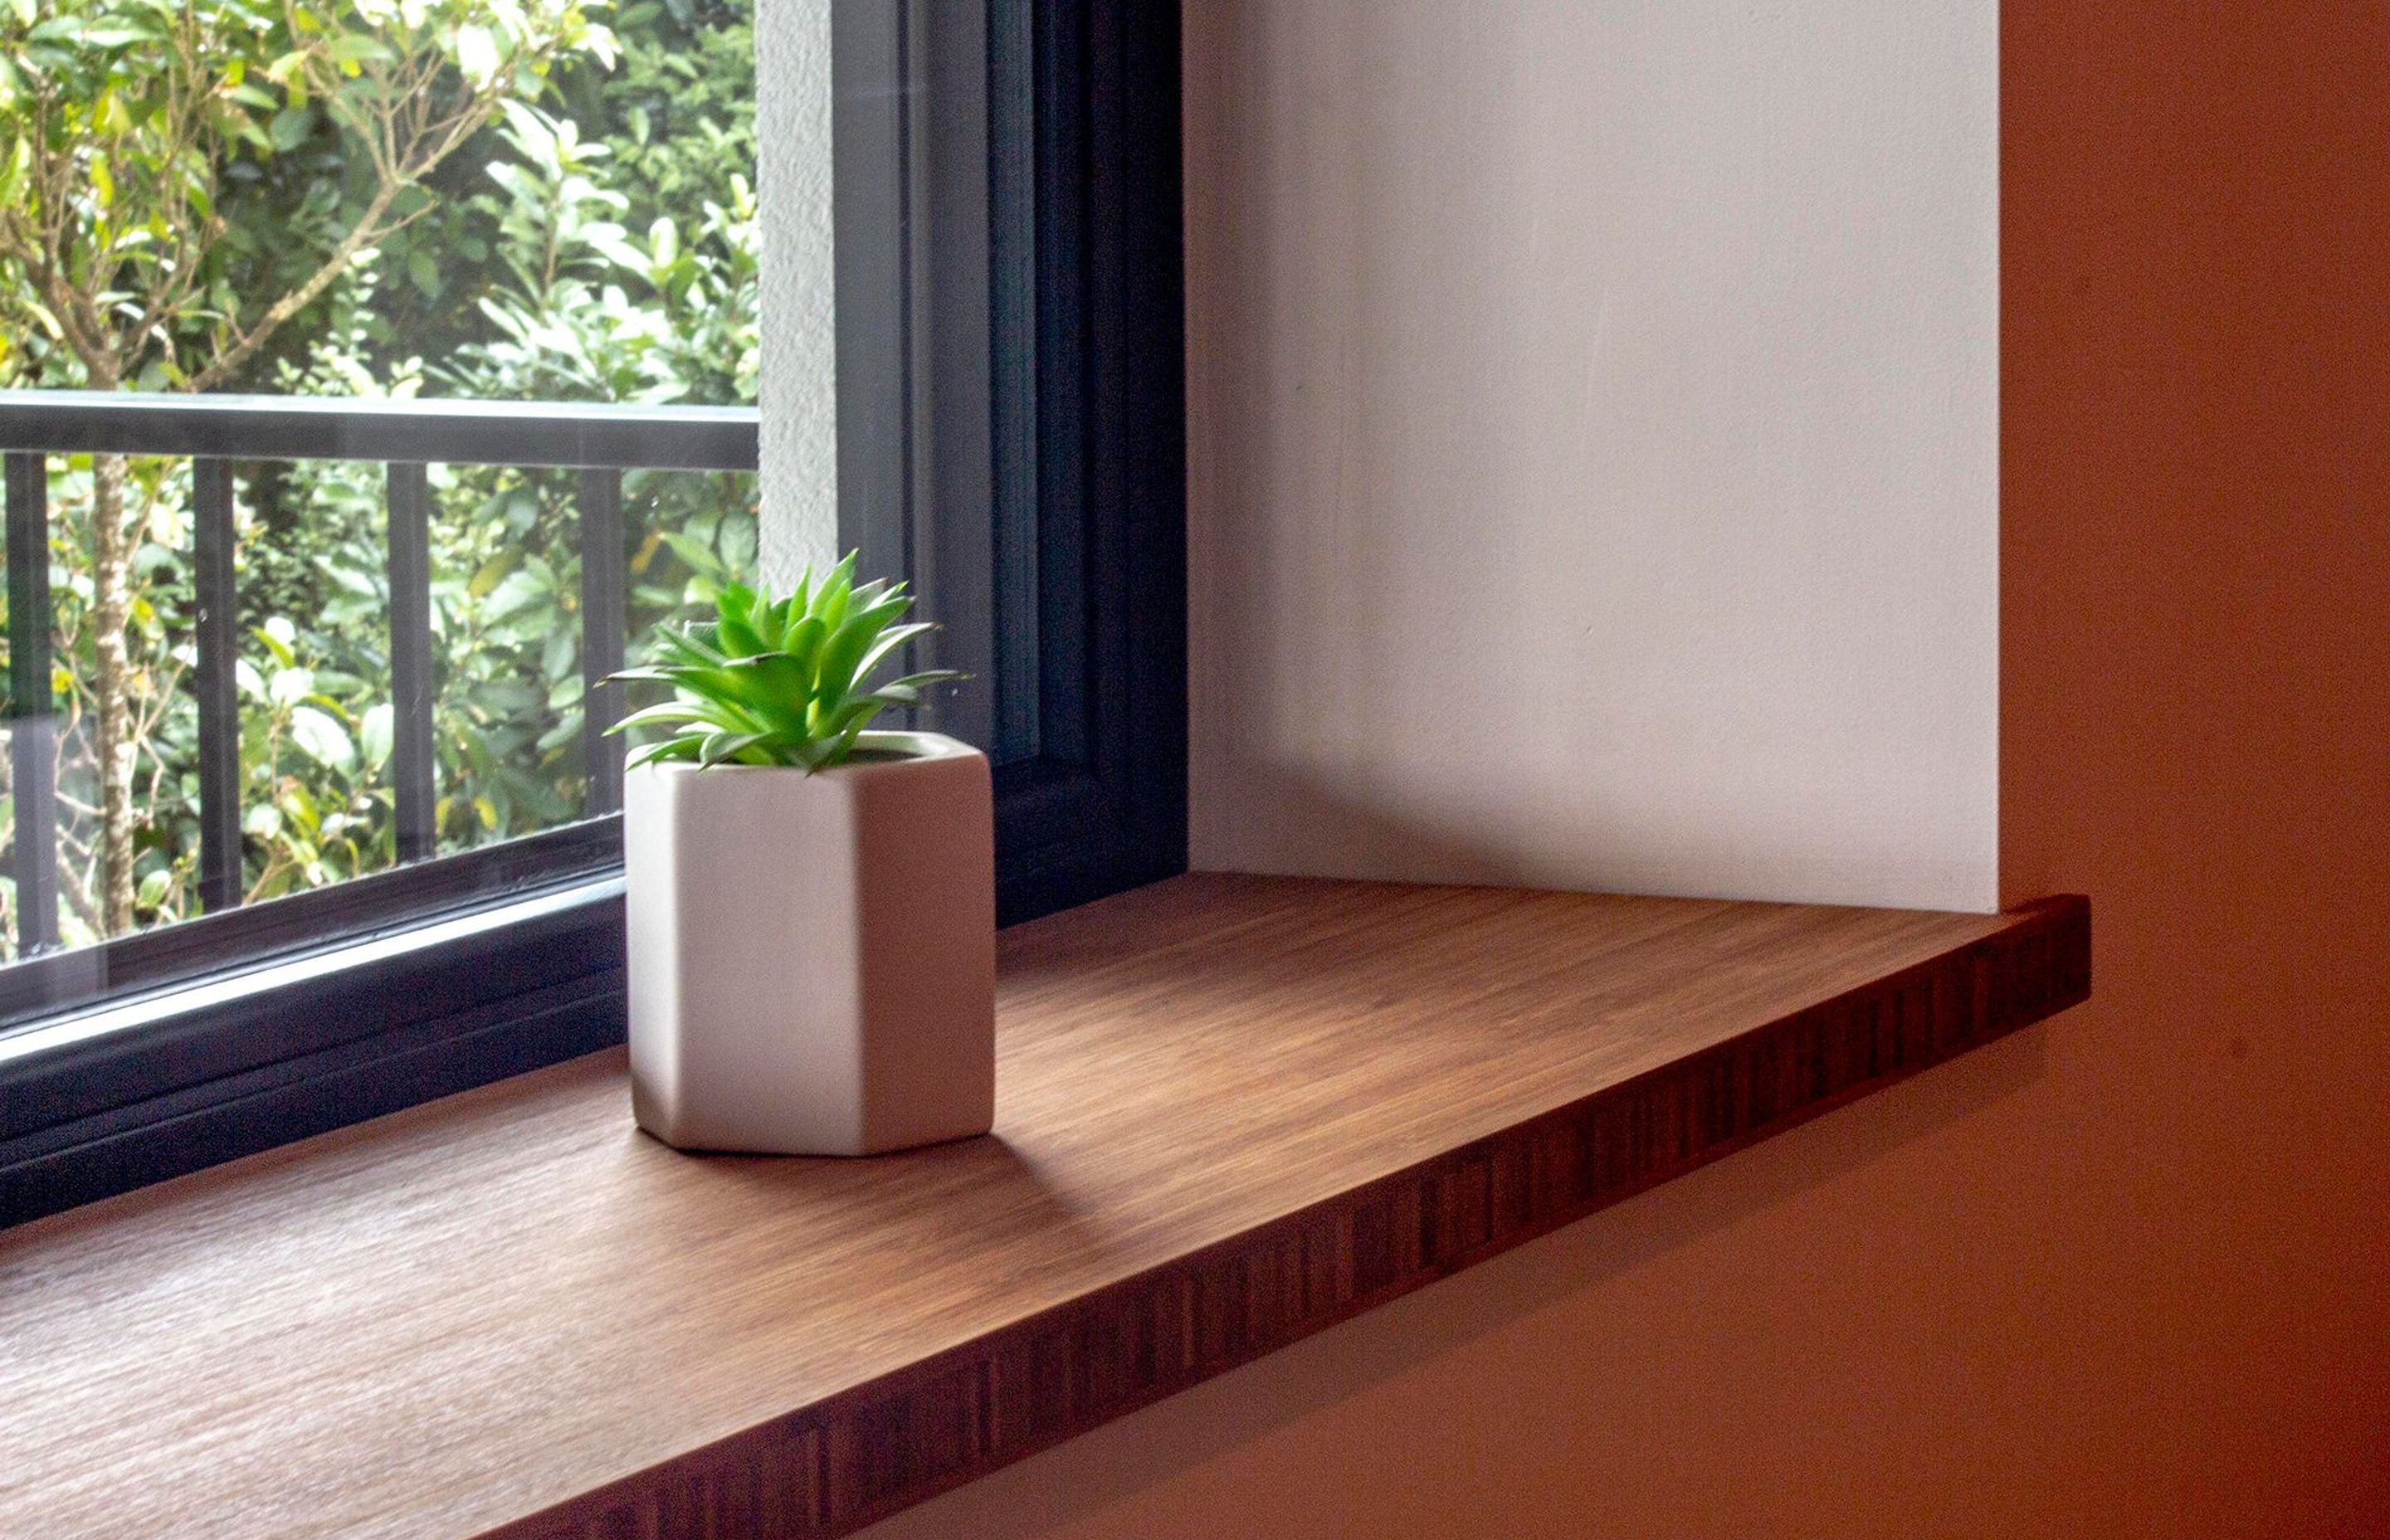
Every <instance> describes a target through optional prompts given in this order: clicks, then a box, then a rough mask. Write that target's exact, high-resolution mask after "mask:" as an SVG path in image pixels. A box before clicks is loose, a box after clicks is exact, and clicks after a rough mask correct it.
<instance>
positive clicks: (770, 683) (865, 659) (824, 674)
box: [607, 551, 959, 772]
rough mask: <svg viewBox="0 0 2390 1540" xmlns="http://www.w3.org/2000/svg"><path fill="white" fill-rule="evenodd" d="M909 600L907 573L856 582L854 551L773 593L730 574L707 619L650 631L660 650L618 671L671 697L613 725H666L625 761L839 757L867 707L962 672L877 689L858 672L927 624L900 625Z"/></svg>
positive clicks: (821, 761) (816, 766)
mask: <svg viewBox="0 0 2390 1540" xmlns="http://www.w3.org/2000/svg"><path fill="white" fill-rule="evenodd" d="M912 607H913V599H912V596H910V595H908V594H906V592H905V585H904V584H902V583H890V582H887V581H885V580H875V581H873V582H870V583H866V584H861V585H859V586H858V585H857V584H855V582H854V553H853V552H852V551H850V552H848V553H847V555H846V558H845V559H843V560H842V561H841V562H839V564H838V565H837V566H835V567H833V568H831V569H830V570H829V572H827V573H825V574H824V575H823V576H822V578H821V581H820V582H819V583H818V584H816V582H815V581H814V575H813V573H812V572H811V571H806V572H804V573H803V574H801V575H800V576H799V577H798V579H797V586H796V590H795V592H793V593H791V594H790V595H788V596H787V597H782V598H778V599H773V598H767V597H764V596H762V595H759V594H757V593H756V592H755V591H754V590H753V589H752V588H749V587H747V586H746V585H745V584H736V583H734V584H726V585H725V586H724V587H723V588H722V589H721V591H720V593H719V594H718V595H716V597H715V599H714V618H713V620H711V621H693V622H685V623H683V624H680V625H677V626H669V625H668V626H662V627H659V628H658V629H657V632H656V638H655V646H654V655H655V656H656V657H657V658H658V659H660V660H662V661H659V662H656V663H653V664H650V665H649V666H647V667H644V668H634V669H625V670H624V671H623V672H622V673H621V674H615V675H614V677H615V678H617V679H622V680H657V681H661V682H662V683H664V684H668V685H670V686H671V687H673V699H670V700H667V701H663V702H662V703H660V704H657V705H653V706H649V707H647V708H645V709H644V710H641V711H636V712H632V713H631V714H630V715H628V716H626V717H624V718H623V720H622V721H620V722H618V723H616V724H615V725H613V726H612V727H610V728H609V729H607V730H608V731H609V732H616V733H619V732H624V731H627V730H629V729H631V728H634V727H667V728H670V729H671V731H670V732H669V733H667V734H666V736H664V737H663V738H659V739H657V740H656V741H655V742H652V743H648V744H643V745H641V746H640V747H639V748H637V749H635V750H633V751H631V755H630V761H629V763H630V764H631V765H632V766H633V767H634V768H636V766H638V765H642V764H658V763H674V762H679V763H687V764H695V765H697V766H698V767H699V768H700V769H707V768H711V767H712V766H713V765H716V764H777V765H789V766H794V767H797V768H801V769H803V770H805V771H807V772H812V771H816V770H827V769H829V767H831V766H832V765H835V764H844V763H845V762H846V759H847V757H848V756H849V755H850V754H852V753H853V752H854V745H855V739H856V738H857V737H859V736H860V735H861V734H862V732H863V730H864V729H865V728H866V727H867V726H869V725H871V721H872V719H873V718H874V717H876V716H878V715H879V714H880V712H883V711H886V710H888V709H889V708H890V707H892V706H896V707H903V706H912V705H917V704H919V701H920V699H921V690H922V687H924V686H927V685H932V684H936V683H937V682H938V681H940V680H944V679H953V678H957V677H959V676H958V675H957V674H956V673H955V672H954V671H953V670H951V669H932V670H930V671H928V672H925V673H921V674H906V675H905V676H904V677H903V678H901V679H893V680H891V681H889V682H888V683H887V684H885V685H881V686H880V687H878V688H876V689H867V688H865V681H866V680H867V679H868V678H869V677H870V675H871V674H872V672H873V671H874V670H875V669H877V668H878V667H879V666H880V664H881V663H882V662H883V661H886V660H887V659H888V658H889V657H891V656H892V655H893V654H894V653H895V651H896V649H897V648H901V647H903V646H904V645H905V644H906V642H908V641H911V640H912V639H913V638H914V637H916V636H919V635H923V634H924V633H926V632H930V631H933V630H935V629H936V627H935V626H933V625H931V624H929V623H928V622H914V623H912V624H909V625H900V624H898V623H897V622H899V621H901V620H902V619H903V618H904V616H905V612H906V610H910V609H911V608H912Z"/></svg>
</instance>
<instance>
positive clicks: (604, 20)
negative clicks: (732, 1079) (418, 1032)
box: [0, 0, 760, 1023]
mask: <svg viewBox="0 0 2390 1540" xmlns="http://www.w3.org/2000/svg"><path fill="white" fill-rule="evenodd" d="M752 4H753V0H635V3H632V4H627V5H619V6H608V5H604V4H600V3H597V0H505V3H499V0H289V3H285V0H275V3H273V4H271V5H262V4H257V3H254V0H186V3H178V4H176V5H173V6H160V5H154V4H150V3H148V0H33V3H32V4H31V5H29V6H11V7H0V388H5V389H6V390H8V391H12V392H35V393H30V394H28V393H18V394H12V395H10V396H9V397H8V398H7V399H6V404H5V405H0V416H5V417H6V419H7V421H8V424H9V427H8V433H9V437H8V440H7V443H8V445H9V448H10V450H11V453H10V454H9V456H8V461H7V471H8V494H9V508H10V523H11V540H10V544H9V547H8V553H7V554H8V561H7V584H6V614H5V624H0V635H5V638H6V640H5V647H6V658H7V674H8V677H9V680H10V691H9V701H8V718H7V729H8V738H9V744H8V752H7V753H6V755H5V756H0V776H5V777H6V780H5V785H0V911H5V921H6V923H5V924H0V960H5V961H6V963H7V964H9V965H11V966H9V967H0V1023H5V1022H6V1020H9V1019H10V1018H12V1017H21V1016H22V1015H24V1014H27V1013H28V1012H30V1011H32V1010H35V1009H48V1008H52V1007H56V1006H57V1005H58V1004H60V1003H62V1002H71V1000H72V999H74V998H75V997H77V996H79V995H89V994H92V993H95V992H99V991H104V990H107V989H109V988H113V987H117V986H121V985H124V984H128V983H134V982H142V981H144V980H146V979H149V978H152V977H162V976H165V975H166V974H169V973H172V972H173V971H174V970H175V969H187V968H188V967H190V966H195V965H196V964H198V963H199V962H203V961H207V960H210V959H211V958H213V959H218V960H221V959H222V958H223V957H225V956H229V955H230V953H229V952H227V951H226V948H232V949H233V950H238V946H239V945H241V944H247V945H250V946H251V950H255V949H256V948H257V947H260V946H267V945H276V946H287V945H289V944H291V943H294V942H303V941H305V940H306V939H307V938H308V937H309V936H311V935H317V934H321V933H325V932H327V931H328V930H335V929H338V928H339V924H340V923H341V917H342V916H344V915H345V916H346V917H347V918H349V919H351V920H355V919H374V918H386V916H387V914H388V913H395V912H398V911H399V910H402V909H405V910H420V909H421V908H423V907H425V906H427V905H435V904H436V903H437V902H440V901H443V900H457V899H462V898H465V897H469V896H470V895H472V894H474V893H476V892H486V891H487V890H488V889H489V887H490V886H491V885H493V884H496V885H519V884H520V883H522V882H524V881H526V880H533V879H540V878H541V877H542V876H543V874H547V875H553V874H554V873H555V872H557V871H563V870H569V869H572V868H573V867H575V866H580V867H583V868H586V867H587V866H591V865H592V864H594V863H602V862H603V861H604V860H605V859H608V858H609V851H608V848H607V847H606V846H605V844H604V841H586V840H584V841H573V840H571V839H563V838H559V839H555V840H551V841H548V842H547V843H546V844H541V845H535V846H533V847H531V848H532V849H533V850H534V851H536V852H544V853H546V855H544V856H543V857H542V858H541V859H538V860H533V859H529V858H527V857H526V858H522V859H514V858H509V859H508V860H503V861H491V862H485V863H482V864H481V865H479V866H476V865H474V864H472V863H471V862H470V861H466V862H462V863H457V862H453V861H452V862H451V864H450V868H443V869H453V873H454V875H453V876H452V877H446V878H442V879H439V880H430V879H410V881H409V882H408V883H407V884H405V885H404V887H403V889H402V888H401V887H399V886H397V885H393V884H392V883H390V882H387V881H385V882H383V883H381V884H380V885H379V887H377V886H376V885H375V884H374V883H373V882H371V881H370V880H369V879H374V878H376V877H377V876H381V877H385V878H386V877H388V876H390V875H391V874H392V873H393V872H394V871H395V870H396V869H397V868H400V867H402V866H406V865H408V864H410V863H412V864H417V865H420V864H422V863H426V862H431V861H434V860H435V859H437V858H443V857H447V858H454V857H458V856H470V855H473V854H475V853H484V852H487V851H489V850H492V849H494V848H495V847H498V846H501V845H503V844H505V843H506V842H508V841H520V840H521V839H523V838H524V837H526V836H533V835H544V834H548V833H550V832H552V831H558V830H564V829H568V828H570V827H571V826H573V825H575V824H577V823H579V822H580V821H581V820H584V819H585V818H587V817H589V816H590V815H596V814H602V813H605V812H607V811H610V808H611V807H612V806H613V805H615V799H616V797H617V795H618V793H616V792H614V791H613V790H612V789H611V788H610V782H609V774H610V772H609V766H608V764H606V763H605V756H606V755H607V754H608V753H609V752H611V751H612V750H611V749H610V747H609V746H608V745H606V744H601V743H598V742H596V741H595V740H594V739H593V736H592V733H591V731H590V727H591V724H590V723H589V721H588V720H587V716H588V714H589V713H588V712H587V711H586V710H585V707H586V705H587V702H586V700H585V696H586V693H587V687H588V683H589V680H590V678H591V676H592V675H593V674H598V673H602V672H604V671H605V670H606V669H609V668H611V667H614V666H619V664H620V663H621V662H623V661H636V660H637V657H638V648H639V643H638V641H637V639H636V638H637V637H639V636H641V635H644V634H645V633H646V632H647V630H648V629H649V627H650V626H651V625H652V624H653V623H654V622H657V621H659V620H662V619H665V618H668V617H671V616H673V615H675V614H678V613H683V612H687V611H688V610H690V608H691V607H692V606H694V605H697V604H700V603H701V602H702V601H703V600H704V599H705V597H707V595H708V593H709V592H710V591H711V587H712V585H713V584H716V583H718V582H720V581H723V580H724V579H725V578H726V577H728V576H731V575H734V574H736V575H746V574H749V573H751V572H752V568H753V564H754V560H755V552H756V545H757V529H756V520H757V498H756V487H755V477H754V475H753V474H752V469H749V468H748V467H752V463H753V459H754V448H753V443H754V433H755V430H754V421H753V413H752V406H753V403H754V401H755V399H756V391H757V379H758V371H759V366H760V365H759V352H760V344H759V331H760V328H759V324H758V305H759V287H760V285H759V272H758V252H757V238H756V236H757V210H756V200H755V194H754V184H755V173H756V167H755V130H754V120H755V92H754V82H755V67H754V43H753V35H752ZM99 395H105V396H107V397H109V398H110V399H123V400H127V401H131V402H134V403H135V404H138V405H140V406H141V407H143V408H144V409H145V411H144V414H143V415H138V416H127V417H121V418H117V419H111V420H110V421H108V422H100V423H96V424H95V422H94V421H93V420H90V419H89V417H88V414H85V415H84V416H80V417H79V416H77V415H75V409H77V408H79V407H81V406H84V405H87V404H89V403H90V401H91V400H92V399H93V398H94V397H95V396H99ZM248 396H273V397H306V398H317V399H331V398H337V399H338V400H340V401H341V402H345V403H353V404H355V406H356V407H358V408H359V409H361V411H363V412H364V413H366V416H363V417H357V418H356V419H355V420H352V419H351V418H350V417H306V416H304V415H303V414H302V415H299V416H295V417H287V418H284V419H279V420H275V421H269V420H268V419H266V418H264V417H259V416H257V415H256V414H255V413H254V412H253V411H252V412H251V415H250V416H247V417H240V416H237V415H230V414H231V412H232V408H233V407H234V405H235V404H236V401H235V398H238V397H248ZM460 398H469V399H471V400H474V401H482V402H505V403H508V404H510V405H509V406H508V408H507V409H506V412H505V413H504V414H495V415H490V416H487V417H484V418H483V419H482V420H481V421H478V422H477V421H475V420H474V419H473V418H472V417H470V416H469V415H460V414H458V413H456V412H453V411H449V412H443V411H441V410H439V409H437V408H438V405H439V404H441V403H443V402H447V401H454V400H456V399H460ZM169 405H171V406H174V407H175V408H176V411H177V413H178V414H179V415H176V416H173V417H161V416H158V415H157V413H156V412H155V411H154V410H150V409H152V408H158V407H163V406H169ZM493 424H495V428H493V426H492V425H493ZM95 435H96V436H95ZM742 446H743V447H742ZM110 448H114V449H121V450H124V451H127V452H123V453H108V452H95V451H96V450H99V451H105V450H108V449H110ZM150 450H156V451H160V452H159V453H146V452H133V451H150ZM166 451H172V452H171V453H170V452H166ZM226 595H228V596H229V600H228V602H224V599H223V596H226ZM410 691H411V692H412V693H411V694H410ZM608 704H609V703H608V702H607V701H605V700H603V699H600V700H599V702H598V711H600V712H602V711H604V710H605V709H606V708H607V706H608ZM361 879H368V880H364V881H362V882H361ZM349 883H360V886H358V887H357V888H356V889H355V890H354V891H355V892H356V894H357V895H358V896H357V898H356V900H355V901H354V903H353V904H349V905H339V906H336V905H332V904H330V903H322V904H319V905H317V906H316V908H315V910H314V911H312V912H313V913H314V914H315V915H317V916H319V917H321V918H320V920H315V919H311V920H308V921H307V922H305V923H303V924H302V923H289V922H286V921H283V920H268V919H263V918H260V919H252V920H251V921H248V922H247V923H246V925H243V924H237V923H235V922H234V920H233V919H232V918H230V917H234V916H237V915H239V914H241V913H242V912H243V911H253V912H254V914H255V915H257V916H261V917H262V916H265V915H266V914H267V911H268V910H269V909H270V908H272V907H273V905H274V903H275V901H289V900H293V899H304V898H306V897H307V896H308V895H310V894H314V893H316V892H318V891H321V890H329V889H333V888H336V887H338V886H340V885H342V884H349ZM377 893H380V894H384V895H385V896H384V897H380V898H377V897H374V896H372V895H374V894H377ZM377 905H385V906H386V907H380V908H378V907H377ZM297 912H298V911H290V913H297ZM201 916H205V917H206V918H204V919H199V924H198V925H197V926H193V927H188V929H189V930H191V932H192V934H193V936H195V937H204V938H206V941H205V944H204V945H202V944H199V943H197V942H194V943H190V944H187V945H186V944H184V943H164V942H157V943H145V942H144V940H143V938H144V937H145V936H149V935H154V934H157V933H159V932H161V931H166V930H177V929H184V928H185V927H182V926H180V925H179V923H178V922H185V921H192V920H195V919H198V918H199V917H201ZM201 927H204V928H205V929H204V930H202V929H200V928H201ZM238 936H247V937H249V938H250V941H249V942H248V943H236V942H235V941H234V939H233V938H236V937H238ZM29 959H31V960H33V961H39V960H41V959H46V972H45V977H44V981H43V982H40V984H39V985H38V987H35V986H33V985H32V984H29V983H28V982H26V980H25V978H24V976H23V971H22V970H23V969H24V967H26V966H28V965H29ZM12 973H13V974H15V975H16V977H15V978H14V980H13V981H12V979H11V978H10V977H9V976H8V975H11V974H12Z"/></svg>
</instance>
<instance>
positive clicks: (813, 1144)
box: [623, 733, 996, 1155]
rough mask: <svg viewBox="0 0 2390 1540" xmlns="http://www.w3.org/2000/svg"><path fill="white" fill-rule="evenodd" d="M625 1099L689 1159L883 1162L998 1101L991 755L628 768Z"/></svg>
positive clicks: (869, 755)
mask: <svg viewBox="0 0 2390 1540" xmlns="http://www.w3.org/2000/svg"><path fill="white" fill-rule="evenodd" d="M623 867H624V873H625V882H624V887H625V890H626V893H627V908H628V919H629V929H630V937H629V940H630V947H629V952H630V957H629V968H630V981H629V983H630V1037H631V1105H632V1109H633V1112H634V1115H635V1116H636V1118H637V1120H638V1123H639V1126H640V1127H642V1128H644V1129H646V1130H647V1131H648V1132H649V1133H650V1134H652V1135H654V1136H656V1137H657V1138H659V1139H662V1141H664V1142H665V1143H666V1144H669V1145H673V1146H675V1147H677V1148H679V1149H692V1150H744V1151H750V1152H757V1153H771V1154H791V1155H870V1154H877V1153H880V1152H881V1151H884V1150H891V1149H904V1148H906V1147H907V1146H911V1145H920V1144H930V1143H934V1142H937V1141H940V1140H944V1139H955V1138H961V1137H964V1136H969V1135H973V1134H984V1133H986V1132H987V1130H988V1128H989V1126H990V1124H991V1123H993V1122H994V1120H995V1111H996V871H995V834H994V817H993V809H992V796H991V790H990V784H989V774H988V764H987V760H986V759H985V758H984V757H983V755H982V754H981V753H980V752H979V751H977V750H975V749H972V748H970V746H969V745H967V744H963V743H960V742H957V741H956V740H955V739H953V738H944V737H941V736H939V735H937V734H933V733H866V734H864V735H863V736H862V738H860V739H859V740H858V745H857V752H856V755H855V757H854V758H853V759H851V760H849V761H848V762H847V763H845V764H841V765H839V766H837V767H835V768H832V769H829V770H823V771H820V772H817V773H815V774H811V775H808V774H807V773H805V772H804V771H803V770H799V769H786V768H778V767H766V766H755V765H716V766H713V767H712V768H709V769H703V770H700V769H697V768H695V767H694V766H692V765H688V764H649V765H643V766H641V767H640V768H638V769H636V770H634V771H632V772H631V773H630V774H629V776H626V777H625V779H624V786H623Z"/></svg>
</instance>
